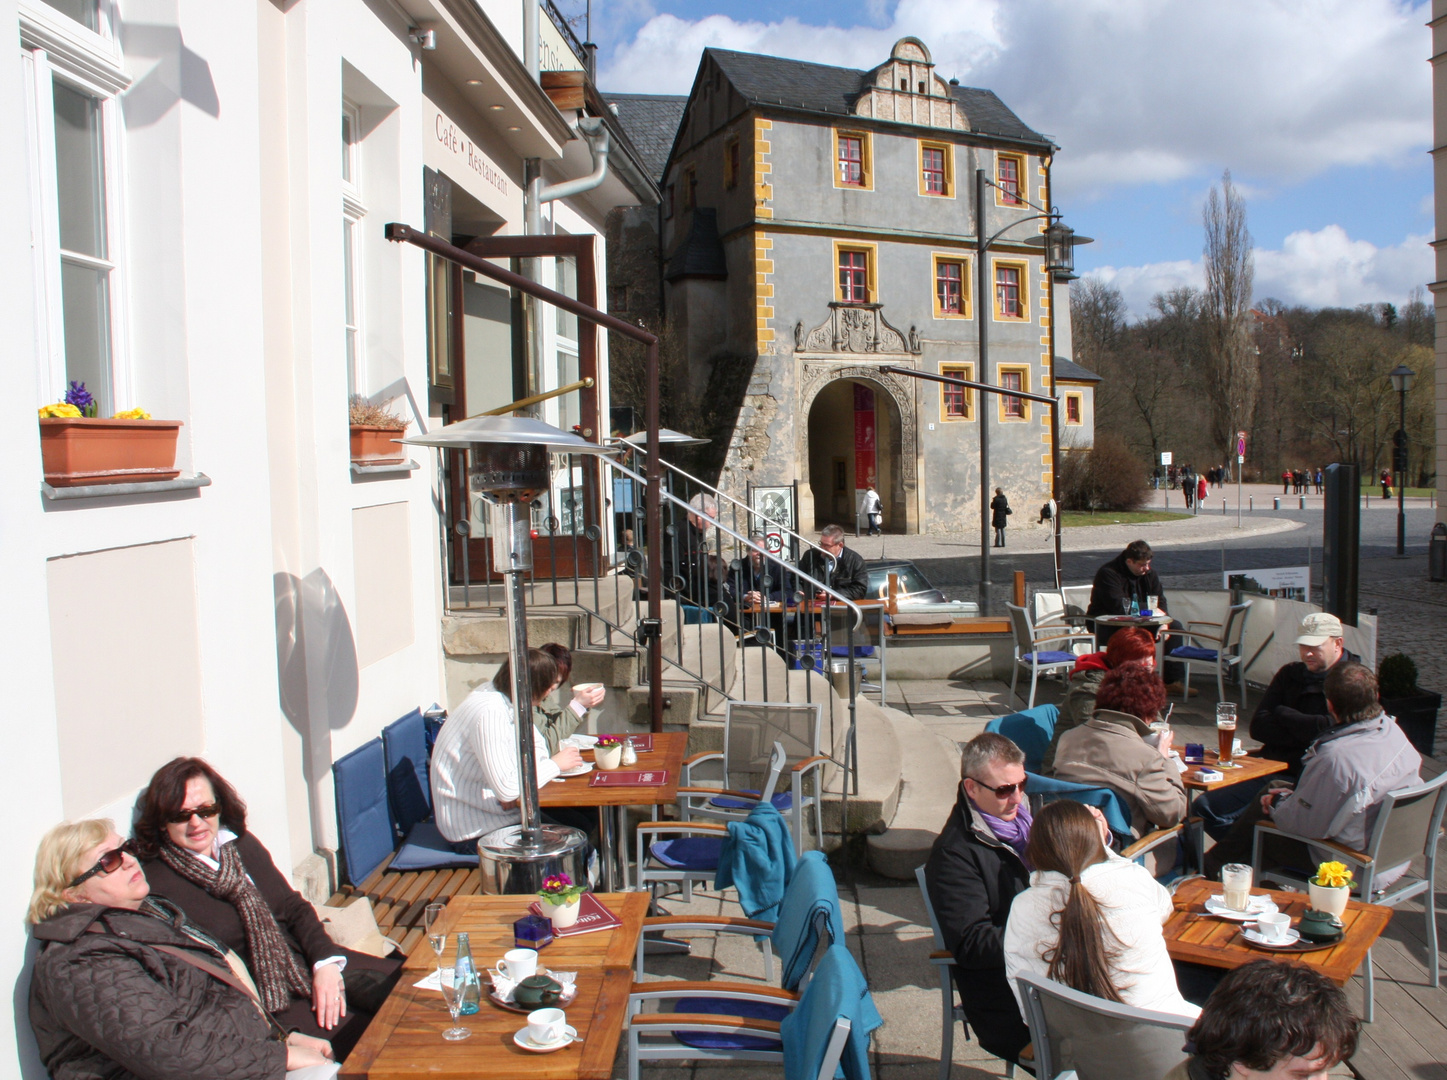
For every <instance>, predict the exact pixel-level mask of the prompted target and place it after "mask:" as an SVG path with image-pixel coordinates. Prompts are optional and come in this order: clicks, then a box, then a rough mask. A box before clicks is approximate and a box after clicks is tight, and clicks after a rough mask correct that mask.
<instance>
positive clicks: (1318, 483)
mask: <svg viewBox="0 0 1447 1080" xmlns="http://www.w3.org/2000/svg"><path fill="white" fill-rule="evenodd" d="M1316 493H1317V494H1318V495H1320V494H1321V470H1320V469H1317V470H1316Z"/></svg>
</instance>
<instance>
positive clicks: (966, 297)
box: [929, 251, 975, 320]
mask: <svg viewBox="0 0 1447 1080" xmlns="http://www.w3.org/2000/svg"><path fill="white" fill-rule="evenodd" d="M942 262H957V263H959V264H960V302H961V304H962V306H963V307H964V311H962V312H960V313H959V314H958V315H956V314H954V313H952V312H944V311H941V310H940V290H939V267H940V263H942ZM929 286H930V296H931V300H930V303H931V304H932V306H933V310H934V315H935V318H936V319H964V320H969V319H973V318H974V317H975V294H974V286H975V281H974V259H973V258H971V257H970V256H969V255H965V254H964V253H962V252H959V251H932V252H930V280H929Z"/></svg>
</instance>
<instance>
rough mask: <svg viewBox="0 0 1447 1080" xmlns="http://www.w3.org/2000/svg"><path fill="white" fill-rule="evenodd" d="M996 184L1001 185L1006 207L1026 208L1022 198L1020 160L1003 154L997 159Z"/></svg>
mask: <svg viewBox="0 0 1447 1080" xmlns="http://www.w3.org/2000/svg"><path fill="white" fill-rule="evenodd" d="M995 183H997V184H999V185H1000V194H1001V201H1002V202H1004V204H1005V205H1006V206H1024V205H1025V200H1024V199H1022V198H1021V197H1020V159H1019V158H1016V157H1010V156H1009V155H1008V154H1001V155H999V156H998V157H996V158H995Z"/></svg>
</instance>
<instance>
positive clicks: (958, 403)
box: [940, 364, 975, 420]
mask: <svg viewBox="0 0 1447 1080" xmlns="http://www.w3.org/2000/svg"><path fill="white" fill-rule="evenodd" d="M940 374H941V375H945V376H947V377H949V378H951V379H966V380H969V381H970V382H973V381H974V379H975V368H974V365H972V364H941V365H940ZM974 418H975V392H974V391H973V390H971V389H970V388H969V387H967V386H951V385H950V384H949V383H940V419H941V420H973V419H974Z"/></svg>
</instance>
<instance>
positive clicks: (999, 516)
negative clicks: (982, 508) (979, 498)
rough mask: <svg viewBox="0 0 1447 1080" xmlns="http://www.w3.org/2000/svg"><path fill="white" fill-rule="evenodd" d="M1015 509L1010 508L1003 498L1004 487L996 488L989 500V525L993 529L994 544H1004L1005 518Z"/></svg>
mask: <svg viewBox="0 0 1447 1080" xmlns="http://www.w3.org/2000/svg"><path fill="white" fill-rule="evenodd" d="M1014 512H1015V511H1013V510H1011V509H1010V503H1009V502H1008V501H1007V500H1006V498H1005V489H1004V488H996V489H995V497H994V498H993V499H991V500H990V525H991V526H992V527H993V528H994V530H995V546H996V547H1004V546H1005V525H1006V524H1007V523H1008V522H1007V519H1008V518H1009V516H1010V515H1011V514H1013V513H1014Z"/></svg>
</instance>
